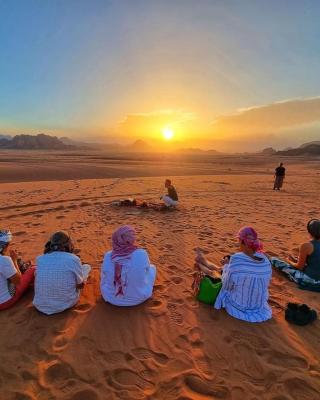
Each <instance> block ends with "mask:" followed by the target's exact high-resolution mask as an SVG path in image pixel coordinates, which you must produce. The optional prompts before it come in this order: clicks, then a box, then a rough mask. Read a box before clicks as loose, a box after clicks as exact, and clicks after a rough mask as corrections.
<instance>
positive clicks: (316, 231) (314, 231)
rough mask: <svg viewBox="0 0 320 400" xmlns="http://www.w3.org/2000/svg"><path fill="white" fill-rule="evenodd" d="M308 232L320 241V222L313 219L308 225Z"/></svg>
mask: <svg viewBox="0 0 320 400" xmlns="http://www.w3.org/2000/svg"><path fill="white" fill-rule="evenodd" d="M307 230H308V232H309V233H310V235H311V236H312V237H313V238H314V239H316V240H319V239H320V220H318V219H311V220H310V221H309V222H308V224H307Z"/></svg>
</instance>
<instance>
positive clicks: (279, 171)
mask: <svg viewBox="0 0 320 400" xmlns="http://www.w3.org/2000/svg"><path fill="white" fill-rule="evenodd" d="M275 172H276V176H285V174H286V169H285V167H277V168H276V171H275Z"/></svg>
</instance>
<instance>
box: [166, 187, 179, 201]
mask: <svg viewBox="0 0 320 400" xmlns="http://www.w3.org/2000/svg"><path fill="white" fill-rule="evenodd" d="M168 196H169V197H170V199H172V200H174V201H178V195H177V192H176V189H175V187H174V186H173V185H170V186H169V187H168Z"/></svg>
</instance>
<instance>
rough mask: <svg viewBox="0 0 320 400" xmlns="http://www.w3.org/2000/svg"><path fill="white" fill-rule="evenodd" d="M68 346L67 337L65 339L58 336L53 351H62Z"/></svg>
mask: <svg viewBox="0 0 320 400" xmlns="http://www.w3.org/2000/svg"><path fill="white" fill-rule="evenodd" d="M68 344H69V341H68V339H67V338H66V337H64V336H63V335H61V336H58V337H56V338H55V340H54V343H53V350H55V351H62V350H64V349H65V348H66V347H67V345H68Z"/></svg>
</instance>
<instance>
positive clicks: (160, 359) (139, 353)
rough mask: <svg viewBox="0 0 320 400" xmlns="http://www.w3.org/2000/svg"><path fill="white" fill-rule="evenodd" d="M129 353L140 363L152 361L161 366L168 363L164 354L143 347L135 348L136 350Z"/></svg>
mask: <svg viewBox="0 0 320 400" xmlns="http://www.w3.org/2000/svg"><path fill="white" fill-rule="evenodd" d="M131 353H132V354H133V356H134V357H135V358H137V359H138V360H140V361H143V360H148V359H153V360H155V361H156V362H157V363H158V364H161V365H165V364H167V362H168V361H169V358H168V357H167V356H166V355H165V354H164V353H157V352H154V351H152V350H149V349H145V348H143V347H137V348H136V349H133V350H131Z"/></svg>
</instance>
